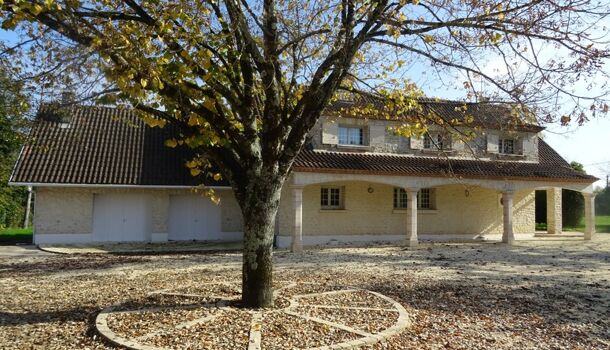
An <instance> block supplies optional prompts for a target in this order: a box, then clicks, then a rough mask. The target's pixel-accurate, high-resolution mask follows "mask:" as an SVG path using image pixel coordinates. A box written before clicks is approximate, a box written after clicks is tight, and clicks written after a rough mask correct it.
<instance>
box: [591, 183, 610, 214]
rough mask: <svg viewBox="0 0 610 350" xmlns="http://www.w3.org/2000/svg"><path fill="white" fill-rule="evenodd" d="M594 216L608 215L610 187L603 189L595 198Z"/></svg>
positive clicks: (609, 209)
mask: <svg viewBox="0 0 610 350" xmlns="http://www.w3.org/2000/svg"><path fill="white" fill-rule="evenodd" d="M595 214H596V215H610V187H606V188H604V189H603V190H601V191H600V192H599V193H598V194H597V196H595Z"/></svg>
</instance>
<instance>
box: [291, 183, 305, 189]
mask: <svg viewBox="0 0 610 350" xmlns="http://www.w3.org/2000/svg"><path fill="white" fill-rule="evenodd" d="M289 187H290V189H291V190H302V189H303V187H305V185H294V184H293V185H290V186H289Z"/></svg>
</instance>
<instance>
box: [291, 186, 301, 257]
mask: <svg viewBox="0 0 610 350" xmlns="http://www.w3.org/2000/svg"><path fill="white" fill-rule="evenodd" d="M292 203H293V207H294V226H293V231H292V245H291V247H290V250H291V251H292V252H300V251H302V250H303V187H302V186H293V187H292Z"/></svg>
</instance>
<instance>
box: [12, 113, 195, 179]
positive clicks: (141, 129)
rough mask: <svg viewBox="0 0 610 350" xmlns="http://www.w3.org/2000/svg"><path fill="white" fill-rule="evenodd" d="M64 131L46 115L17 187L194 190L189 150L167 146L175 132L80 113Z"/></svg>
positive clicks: (18, 171) (132, 118)
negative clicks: (187, 164) (188, 164)
mask: <svg viewBox="0 0 610 350" xmlns="http://www.w3.org/2000/svg"><path fill="white" fill-rule="evenodd" d="M69 115H70V117H71V121H70V123H69V127H67V128H63V127H62V124H61V123H60V122H59V120H55V118H53V117H54V115H53V114H49V113H48V111H46V110H45V109H43V110H42V111H41V113H39V116H38V119H37V120H36V122H35V124H34V126H33V128H32V130H31V132H30V142H28V144H27V145H26V146H25V147H24V148H23V150H22V153H21V155H20V157H19V160H18V161H17V164H16V165H15V169H14V172H13V175H12V177H11V182H17V183H60V184H105V185H110V184H112V185H150V186H172V185H185V186H194V185H198V184H201V181H202V179H197V178H194V177H192V176H191V175H190V173H189V171H188V169H187V168H186V167H185V165H184V164H185V162H186V161H187V160H188V159H190V158H191V157H192V153H191V151H190V150H189V149H187V148H186V147H183V148H180V147H177V148H176V149H170V148H168V147H166V146H165V145H164V141H165V140H166V139H168V138H170V137H171V135H173V134H175V130H172V128H171V127H166V128H163V129H159V128H150V127H148V126H146V125H145V123H144V122H143V121H142V120H141V119H140V118H138V117H137V116H136V115H135V114H134V113H133V112H132V111H131V110H129V109H120V108H105V107H77V108H72V110H71V111H70V114H69Z"/></svg>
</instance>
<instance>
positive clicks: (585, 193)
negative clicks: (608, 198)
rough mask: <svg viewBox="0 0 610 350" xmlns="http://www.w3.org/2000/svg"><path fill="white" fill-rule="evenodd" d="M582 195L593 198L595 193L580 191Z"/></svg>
mask: <svg viewBox="0 0 610 350" xmlns="http://www.w3.org/2000/svg"><path fill="white" fill-rule="evenodd" d="M582 195H583V197H585V198H587V199H595V196H596V194H595V193H588V192H582Z"/></svg>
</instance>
